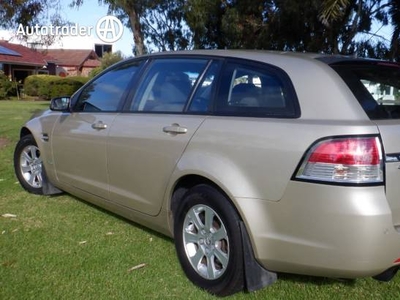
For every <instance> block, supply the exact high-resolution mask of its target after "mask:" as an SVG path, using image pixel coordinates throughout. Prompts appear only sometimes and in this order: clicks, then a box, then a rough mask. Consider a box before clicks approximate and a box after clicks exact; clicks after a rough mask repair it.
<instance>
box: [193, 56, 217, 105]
mask: <svg viewBox="0 0 400 300" xmlns="http://www.w3.org/2000/svg"><path fill="white" fill-rule="evenodd" d="M219 67H220V62H219V61H214V62H213V63H212V64H211V66H210V67H209V68H208V70H207V72H206V74H205V75H204V76H203V78H202V79H201V81H200V84H199V87H198V88H197V90H196V93H195V94H194V96H193V99H192V102H191V103H190V106H189V108H188V111H190V112H198V113H201V112H207V111H210V109H211V107H210V106H211V102H212V97H213V91H214V89H215V86H216V77H217V74H218V70H219Z"/></svg>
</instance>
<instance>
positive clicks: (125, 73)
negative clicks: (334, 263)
mask: <svg viewBox="0 0 400 300" xmlns="http://www.w3.org/2000/svg"><path fill="white" fill-rule="evenodd" d="M140 65H141V61H134V62H129V63H125V64H123V65H120V66H118V67H117V68H114V69H112V70H109V71H108V72H106V73H104V74H103V75H101V76H100V77H98V78H96V79H95V80H94V81H92V82H91V83H89V84H88V85H87V86H86V87H84V89H83V90H82V92H81V93H80V95H79V97H78V100H77V102H76V104H75V106H74V111H78V112H79V111H80V112H115V111H117V110H118V109H119V107H120V104H121V102H122V100H123V95H124V93H125V92H126V90H127V87H128V84H129V82H130V81H131V79H132V78H133V75H134V74H135V73H136V71H137V70H138V69H139V66H140Z"/></svg>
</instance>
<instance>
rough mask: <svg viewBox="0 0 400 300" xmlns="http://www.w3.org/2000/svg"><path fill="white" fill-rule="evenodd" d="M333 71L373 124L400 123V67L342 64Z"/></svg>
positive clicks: (393, 65) (359, 63)
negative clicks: (390, 120) (377, 121)
mask: <svg viewBox="0 0 400 300" xmlns="http://www.w3.org/2000/svg"><path fill="white" fill-rule="evenodd" d="M331 67H332V68H333V69H334V70H336V72H338V73H339V75H340V76H341V77H342V78H343V80H344V81H345V82H346V84H347V85H348V86H349V88H350V89H351V91H352V92H353V94H354V95H355V97H356V98H357V100H358V102H359V103H360V104H361V106H362V108H363V109H364V111H365V112H366V114H367V115H368V116H369V118H370V119H372V120H382V119H400V66H399V65H398V64H395V63H386V62H359V61H356V62H354V61H353V62H341V63H335V64H332V65H331Z"/></svg>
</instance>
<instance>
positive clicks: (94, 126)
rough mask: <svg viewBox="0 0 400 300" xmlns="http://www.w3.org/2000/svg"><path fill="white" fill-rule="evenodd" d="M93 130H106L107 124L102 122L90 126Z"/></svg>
mask: <svg viewBox="0 0 400 300" xmlns="http://www.w3.org/2000/svg"><path fill="white" fill-rule="evenodd" d="M92 128H93V129H97V130H102V129H107V124H104V123H103V122H102V121H99V122H97V123H93V124H92Z"/></svg>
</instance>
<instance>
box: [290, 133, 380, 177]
mask: <svg viewBox="0 0 400 300" xmlns="http://www.w3.org/2000/svg"><path fill="white" fill-rule="evenodd" d="M295 177H296V178H297V179H303V180H313V181H327V182H332V183H353V184H359V183H383V162H382V147H381V143H380V140H379V138H378V137H349V138H332V139H327V140H323V141H321V142H319V143H317V144H315V145H314V146H313V147H311V149H310V150H309V151H308V152H307V153H306V155H305V157H304V159H303V161H302V163H301V165H300V168H299V169H298V171H297V173H296V176H295Z"/></svg>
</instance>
